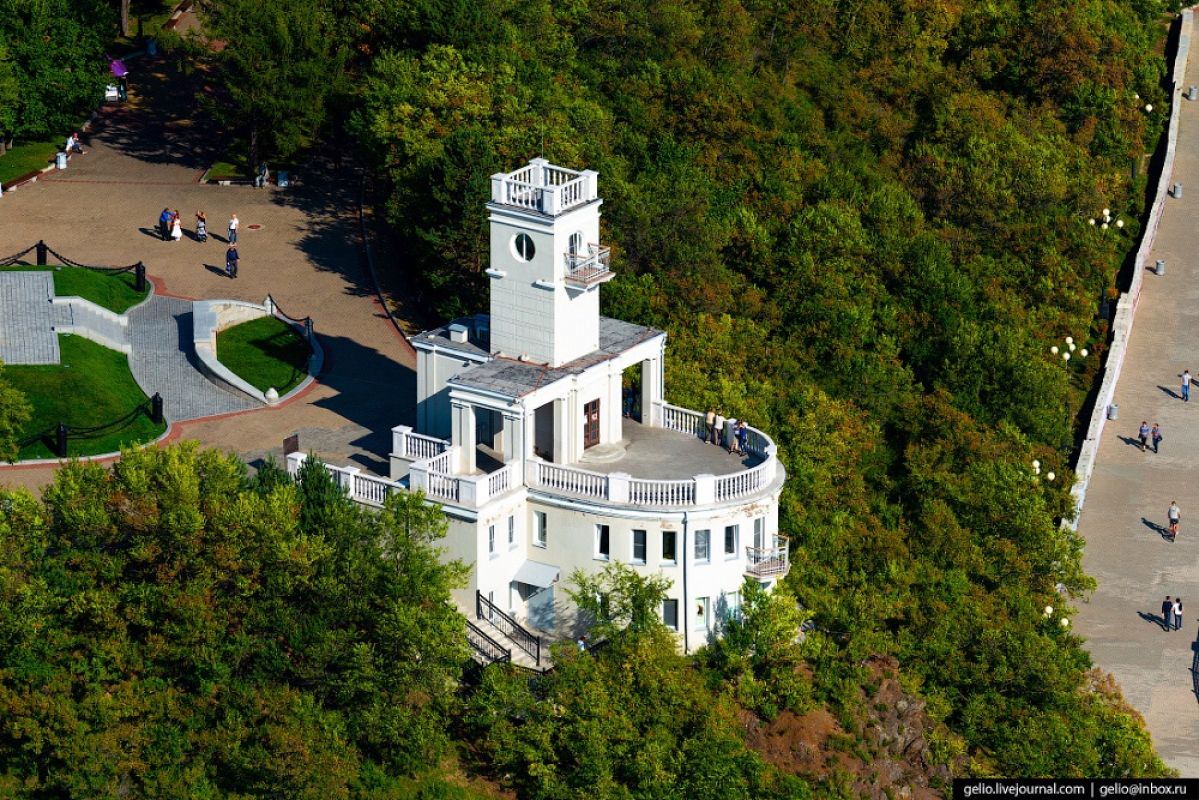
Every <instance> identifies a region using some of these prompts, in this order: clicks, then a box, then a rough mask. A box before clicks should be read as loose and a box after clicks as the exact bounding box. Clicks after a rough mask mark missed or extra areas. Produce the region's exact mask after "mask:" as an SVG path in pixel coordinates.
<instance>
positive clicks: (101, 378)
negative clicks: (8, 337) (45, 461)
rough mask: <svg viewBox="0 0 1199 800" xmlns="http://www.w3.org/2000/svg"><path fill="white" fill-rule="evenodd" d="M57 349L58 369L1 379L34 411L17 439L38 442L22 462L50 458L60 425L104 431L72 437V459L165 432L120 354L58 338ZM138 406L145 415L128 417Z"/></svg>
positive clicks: (8, 369)
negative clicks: (156, 420)
mask: <svg viewBox="0 0 1199 800" xmlns="http://www.w3.org/2000/svg"><path fill="white" fill-rule="evenodd" d="M58 346H59V348H60V350H61V352H62V359H61V363H59V364H57V365H53V366H29V365H20V364H15V365H8V366H5V368H4V377H5V379H6V380H7V381H9V382H10V383H11V384H12V385H13V386H15V387H16V388H17V389H19V390H20V391H22V392H23V393H24V394H25V397H26V398H28V399H29V402H30V404H31V405H32V406H33V418H32V419H31V420H30V421H29V423H28V424H27V425H26V426H25V429H24V430H23V431H22V432H21V434H20V438H21V439H22V440H25V439H29V438H32V437H34V436H37V438H36V439H35V440H34V441H32V442H27V443H26V444H24V445H23V446H22V447H21V453H20V457H21V458H22V459H28V458H54V457H55V456H56V453H54V452H53V450H52V447H53V445H54V430H56V429H57V427H58V423H59V422H63V423H66V425H67V427H68V428H91V427H96V426H100V425H105V426H107V427H105V428H102V429H101V430H99V431H95V432H90V433H81V434H78V435H75V436H70V437H69V438H68V440H67V444H68V455H72V456H87V455H96V454H98V453H111V452H114V451H116V450H119V449H120V448H121V446H122V445H128V444H136V443H145V442H149V441H152V440H154V439H156V438H157V437H158V436H159V435H161V434H162V432H163V431H165V430H166V425H155V424H154V423H153V422H151V421H150V415H149V407H148V400H147V398H146V395H145V394H144V393H143V392H142V390H141V388H140V387H138V385H137V382H136V381H135V380H134V379H133V374H132V373H131V372H130V371H129V362H128V361H127V360H126V358H125V354H124V353H118V352H117V351H116V350H109V349H108V348H107V347H101V346H100V345H98V344H96V343H94V342H91V341H88V340H87V339H84V338H83V337H81V336H71V335H60V336H59V337H58ZM141 405H145V406H146V410H145V411H139V412H137V413H131V412H133V411H134V409H136V408H137V407H138V406H141ZM110 423H115V424H110Z"/></svg>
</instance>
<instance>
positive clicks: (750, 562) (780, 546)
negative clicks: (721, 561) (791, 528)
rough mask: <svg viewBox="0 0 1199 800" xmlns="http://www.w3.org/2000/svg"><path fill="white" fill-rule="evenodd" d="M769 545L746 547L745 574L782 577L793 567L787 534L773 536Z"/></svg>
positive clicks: (756, 576) (760, 576)
mask: <svg viewBox="0 0 1199 800" xmlns="http://www.w3.org/2000/svg"><path fill="white" fill-rule="evenodd" d="M768 538H769V539H771V542H770V546H769V547H753V546H750V547H746V548H745V563H746V567H745V574H746V575H752V576H753V577H755V578H781V577H782V576H784V575H786V574H787V572H788V570H790V569H791V549H790V547H789V543H788V540H787V537H786V536H778V535H775V536H771V537H768Z"/></svg>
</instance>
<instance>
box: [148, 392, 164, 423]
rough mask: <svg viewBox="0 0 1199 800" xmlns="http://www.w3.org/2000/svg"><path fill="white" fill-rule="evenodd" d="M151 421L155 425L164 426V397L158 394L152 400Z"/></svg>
mask: <svg viewBox="0 0 1199 800" xmlns="http://www.w3.org/2000/svg"><path fill="white" fill-rule="evenodd" d="M150 419H151V420H152V421H153V422H154V424H155V425H161V424H162V395H161V394H159V393H158V392H155V393H154V396H153V397H151V398H150Z"/></svg>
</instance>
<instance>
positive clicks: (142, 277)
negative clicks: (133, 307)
mask: <svg viewBox="0 0 1199 800" xmlns="http://www.w3.org/2000/svg"><path fill="white" fill-rule="evenodd" d="M133 274H134V275H136V276H137V285H136V287H135V288H136V289H137V290H138V291H139V292H144V291H146V265H145V264H143V263H142V262H140V261H139V262H137V266H135V267H134V268H133Z"/></svg>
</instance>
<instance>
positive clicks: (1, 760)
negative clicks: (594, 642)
mask: <svg viewBox="0 0 1199 800" xmlns="http://www.w3.org/2000/svg"><path fill="white" fill-rule="evenodd" d="M311 464H312V465H313V467H315V468H313V467H309V468H307V469H305V470H304V472H303V473H302V477H303V483H302V485H301V486H300V487H298V488H297V487H296V486H294V485H292V483H291V481H290V480H289V479H288V478H287V475H286V473H281V472H280V471H279V470H278V469H277V468H269V467H268V468H267V469H266V470H264V471H263V472H261V473H260V474H259V476H258V478H256V479H255V480H253V481H247V479H246V473H245V467H244V466H243V465H242V464H241V463H240V462H237V461H236V460H234V459H231V458H228V457H225V456H221V455H218V454H216V453H213V452H200V451H198V450H197V448H195V447H194V446H190V445H181V446H176V447H171V448H166V449H162V450H147V451H142V452H133V453H126V454H125V456H124V457H123V458H122V460H121V461H120V462H119V463H118V464H116V465H115V466H114V467H113V468H112V469H111V470H106V469H104V468H102V467H99V466H87V465H79V464H73V465H71V466H68V467H65V468H64V469H62V470H60V471H59V473H58V475H57V478H56V480H55V482H54V484H53V485H52V486H50V487H49V488H48V489H47V490H46V492H45V496H44V499H43V500H42V501H41V502H38V501H37V500H35V499H33V498H32V497H31V496H29V495H28V494H26V493H23V492H0V511H2V513H0V794H4V795H5V796H20V797H33V798H43V797H44V798H49V797H81V798H82V797H115V796H123V795H129V796H137V797H162V798H179V797H213V798H216V797H250V796H286V797H297V798H299V797H311V798H314V799H315V798H320V800H327V798H335V797H349V796H350V795H351V794H354V795H358V796H361V795H363V794H364V793H366V792H367V790H368V789H370V787H372V786H373V787H375V788H376V789H382V788H385V787H387V786H390V785H392V782H393V781H394V778H395V776H399V775H403V774H407V773H409V772H412V771H414V770H416V769H417V768H420V767H423V766H425V765H427V764H429V763H435V762H436V760H437V759H438V758H439V757H440V756H441V755H442V754H443V753H444V752H445V747H446V744H447V741H448V730H449V725H448V720H449V717H450V714H451V712H452V711H453V709H454V693H453V690H454V688H455V687H456V685H457V680H458V675H459V673H460V669H461V666H462V663H463V659H464V658H465V656H466V653H465V638H464V635H465V634H464V630H463V622H462V619H461V617H460V616H459V615H458V613H457V612H456V611H455V610H454V608H453V607H452V606H451V605H450V603H449V589H450V587H451V586H452V585H453V584H454V583H455V582H456V581H458V580H459V579H460V578H461V573H460V572H459V570H458V569H457V568H455V567H453V566H450V567H445V566H442V565H441V564H440V563H439V561H438V558H437V555H436V553H435V551H434V549H433V544H434V542H435V541H436V539H437V537H438V536H440V535H442V533H443V532H444V519H443V518H442V517H441V515H440V513H439V512H438V511H437V510H436V509H427V508H425V507H424V506H423V503H422V502H421V499H420V498H419V497H418V496H406V497H402V498H398V499H397V500H396V501H394V504H393V505H391V506H389V508H388V509H387V510H385V511H384V512H383V513H381V514H373V513H365V512H362V511H360V510H359V509H358V508H357V507H355V506H354V505H353V504H352V503H350V502H349V501H348V500H347V499H346V498H345V497H344V496H342V495H341V494H340V492H339V491H338V490H337V489H336V487H335V486H334V484H333V483H332V481H331V480H330V479H329V478H328V475H327V473H325V471H324V469H323V468H321V467H319V466H316V462H311Z"/></svg>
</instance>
